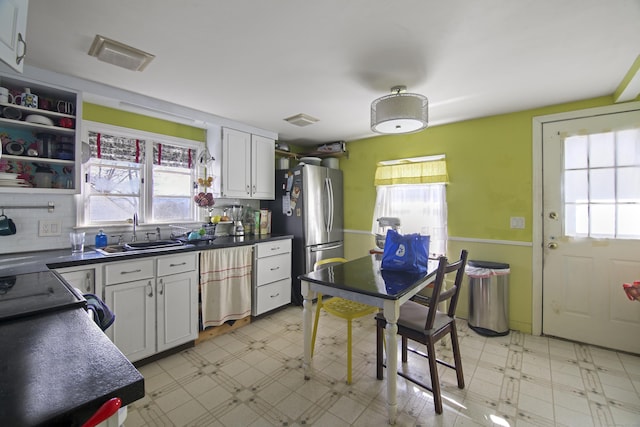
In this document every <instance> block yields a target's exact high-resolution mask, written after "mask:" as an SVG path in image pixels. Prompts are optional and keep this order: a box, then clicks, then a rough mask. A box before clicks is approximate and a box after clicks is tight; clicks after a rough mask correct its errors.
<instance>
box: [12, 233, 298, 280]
mask: <svg viewBox="0 0 640 427" xmlns="http://www.w3.org/2000/svg"><path fill="white" fill-rule="evenodd" d="M292 237H293V236H291V235H275V234H267V235H248V236H241V237H231V236H228V237H217V238H215V239H214V240H212V241H211V243H207V242H206V241H204V242H199V243H198V244H186V245H184V246H179V247H169V248H162V249H153V250H149V251H144V252H138V251H134V252H122V253H117V254H111V255H103V254H101V253H99V252H96V250H95V248H93V247H87V246H85V251H84V252H83V253H80V254H71V249H70V248H69V249H53V250H46V251H34V252H20V253H15V254H0V276H10V275H17V274H25V273H36V272H39V271H48V270H49V269H50V268H64V267H75V266H80V265H88V264H97V263H103V262H111V261H122V260H125V259H135V258H144V257H150V256H157V255H167V254H170V253H176V252H192V251H203V250H210V249H221V248H228V247H234V246H246V245H254V244H256V243H261V242H269V241H273V240H283V239H291V238H292Z"/></svg>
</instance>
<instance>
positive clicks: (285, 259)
mask: <svg viewBox="0 0 640 427" xmlns="http://www.w3.org/2000/svg"><path fill="white" fill-rule="evenodd" d="M288 277H291V254H290V253H286V254H282V255H274V256H270V257H268V258H260V259H259V260H258V262H257V267H256V285H257V286H262V285H264V284H266V283H271V282H275V281H277V280H282V279H286V278H288Z"/></svg>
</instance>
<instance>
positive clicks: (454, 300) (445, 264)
mask: <svg viewBox="0 0 640 427" xmlns="http://www.w3.org/2000/svg"><path fill="white" fill-rule="evenodd" d="M467 255H468V253H467V251H466V250H462V252H461V253H460V259H459V260H458V261H456V262H453V263H449V261H448V260H447V257H444V256H442V257H440V258H439V263H438V270H437V272H436V279H435V281H434V282H433V292H432V293H431V301H432V303H431V304H430V305H429V311H428V313H427V321H426V324H425V329H427V330H429V329H432V328H433V323H434V321H435V319H436V312H437V311H438V303H440V302H442V301H446V300H450V302H449V308H448V310H447V315H448V316H449V317H453V316H454V315H455V312H456V307H457V305H458V298H459V297H460V289H462V279H463V277H464V268H465V266H466V264H467ZM454 272H455V279H454V282H453V286H452V287H451V288H450V289H447V290H446V291H444V292H442V290H443V288H444V281H445V278H446V277H447V275H449V274H451V273H454ZM436 301H437V302H436Z"/></svg>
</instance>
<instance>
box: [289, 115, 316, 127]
mask: <svg viewBox="0 0 640 427" xmlns="http://www.w3.org/2000/svg"><path fill="white" fill-rule="evenodd" d="M285 120H286V121H287V122H289V123H291V124H292V125H296V126H300V127H304V126H309V125H312V124H314V123H315V122H317V121H318V119H316V118H315V117H311V116H308V115H306V114H304V113H300V114H296V115H295V116H291V117H287V118H286V119H285Z"/></svg>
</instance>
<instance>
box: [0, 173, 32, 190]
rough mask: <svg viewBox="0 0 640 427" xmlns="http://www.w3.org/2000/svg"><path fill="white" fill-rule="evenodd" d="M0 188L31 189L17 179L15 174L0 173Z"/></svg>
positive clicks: (26, 183) (27, 184)
mask: <svg viewBox="0 0 640 427" xmlns="http://www.w3.org/2000/svg"><path fill="white" fill-rule="evenodd" d="M0 187H31V184H29V183H28V182H27V181H25V180H24V179H18V174H17V173H9V172H0Z"/></svg>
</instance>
